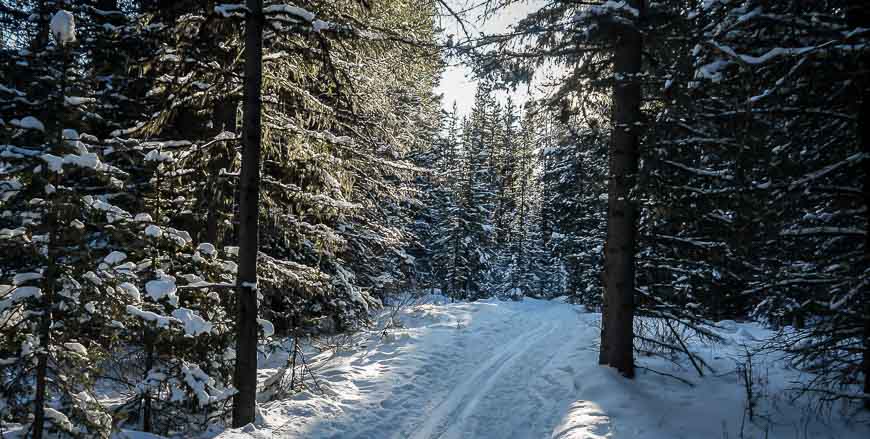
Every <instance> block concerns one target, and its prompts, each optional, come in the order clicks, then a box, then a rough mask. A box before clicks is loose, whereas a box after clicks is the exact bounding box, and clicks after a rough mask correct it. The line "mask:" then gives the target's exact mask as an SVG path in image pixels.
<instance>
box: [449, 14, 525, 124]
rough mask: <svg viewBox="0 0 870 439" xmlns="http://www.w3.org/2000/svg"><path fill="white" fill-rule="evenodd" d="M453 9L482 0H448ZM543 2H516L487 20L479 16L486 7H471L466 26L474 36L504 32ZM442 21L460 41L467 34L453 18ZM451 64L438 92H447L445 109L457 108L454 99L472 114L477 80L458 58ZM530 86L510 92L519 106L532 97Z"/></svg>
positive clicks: (461, 107) (460, 111)
mask: <svg viewBox="0 0 870 439" xmlns="http://www.w3.org/2000/svg"><path fill="white" fill-rule="evenodd" d="M448 3H449V4H450V6H451V8H452V9H453V10H454V11H457V12H458V11H461V10H465V9H468V8H470V7H471V6H470V5H475V4H480V3H481V0H448ZM539 3H541V1H540V0H532V1H529V2H522V3H516V4H513V5H511V6H509V7H507V8H505V9H504V10H502V11H501V12H499V13H498V14H497V15H496V16H494V17H491V18H490V19H488V20H486V21H483V20H481V19H480V18H479V15H480V14H481V13H482V12H483V10H482V8H477V9H476V10H471V11H469V12H468V13H467V14H465V18H466V29H468V33H469V34H471V35H476V34H478V33H480V32H483V33H501V32H505V31H507V30H508V27H509V26H510V25H511V24H513V23H516V22H517V21H519V19H521V18H522V17H524V16H526V14H527V13H528V12H529V11H531V10H533V8H535V7H536V6H535V5H536V4H539ZM443 20H444V22H443V23H442V24H441V25H442V26H443V27H444V29H445V33H446V34H448V35H449V34H454V35H456V40H459V39H460V38H461V37H462V36H464V35H463V33H462V30H461V28H460V27H459V25H458V24H457V23H456V20H454V19H452V18H449V17H447V18H444V19H443ZM448 62H449V66H448V67H447V69H446V70H445V71H444V74H443V75H442V76H441V84H440V85H439V87H438V90H437V91H438V93H442V94H443V95H444V99H443V100H442V104H443V105H444V108H445V109H447V110H450V109H451V108H452V107H453V102H456V106H457V108H458V110H459V113H460V114H468V113H469V112H470V110H471V107H472V106H473V105H474V92H475V90H476V88H477V81H476V80H475V79H474V78H473V77H472V75H471V70H470V69H469V68H468V67H466V66H464V65H463V64H461V63H460V62H459V61H457V60H448ZM526 90H527V88H526V87H521V88H520V89H519V90H517V91H515V92H512V93H510V95H511V97H512V98H513V100H514V103H516V104H517V105H522V104H523V103H524V102H525V101H526V100H528V98H529V93H528V92H527V91H526ZM507 94H508V93H501V95H502V96H501V97H502V98H503V97H504V96H507Z"/></svg>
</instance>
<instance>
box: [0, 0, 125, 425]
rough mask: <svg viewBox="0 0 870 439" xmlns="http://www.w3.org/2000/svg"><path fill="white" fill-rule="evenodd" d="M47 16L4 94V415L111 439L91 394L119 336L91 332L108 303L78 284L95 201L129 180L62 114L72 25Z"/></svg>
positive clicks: (100, 214) (92, 242) (97, 220)
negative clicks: (98, 306)
mask: <svg viewBox="0 0 870 439" xmlns="http://www.w3.org/2000/svg"><path fill="white" fill-rule="evenodd" d="M52 12H54V13H53V14H49V10H48V9H47V8H44V9H40V11H39V13H37V14H35V18H36V19H37V21H36V25H37V26H38V27H39V30H38V31H37V32H36V36H35V37H34V39H33V40H32V41H31V44H30V47H29V49H26V50H25V49H21V50H19V51H18V52H17V53H15V52H10V55H11V56H13V57H14V59H15V60H16V63H15V66H14V67H12V69H14V72H9V73H11V74H12V75H11V76H10V77H15V78H19V79H18V81H17V82H16V83H15V84H11V85H12V86H11V87H7V86H4V87H3V88H2V89H0V91H2V95H0V99H2V102H3V105H2V110H0V111H2V112H3V114H2V116H0V119H2V120H3V122H2V136H3V142H2V143H3V146H2V157H3V158H2V162H0V163H2V165H0V171H2V180H0V181H2V183H0V194H2V195H0V201H2V205H0V206H2V215H0V217H2V219H0V222H2V225H0V230H2V232H0V246H2V250H3V252H4V254H5V255H6V256H7V257H4V258H3V265H2V268H0V284H2V285H3V286H2V287H0V289H2V293H0V297H2V298H0V331H2V345H0V357H2V360H0V361H2V363H3V372H2V374H0V388H2V392H0V395H2V399H0V406H2V411H0V412H2V417H3V420H2V421H3V422H12V423H16V424H18V425H19V426H20V427H21V428H22V429H23V430H24V431H27V432H28V434H30V435H31V437H34V438H41V437H43V435H44V434H45V433H46V432H52V433H56V434H58V435H60V436H62V437H63V436H94V437H105V436H107V434H108V433H107V432H108V430H109V428H110V422H111V416H110V415H109V414H108V413H107V412H106V410H105V409H104V408H103V407H102V406H101V405H99V404H98V403H97V402H96V400H95V398H94V394H93V392H92V386H93V381H94V379H95V378H96V374H97V373H98V367H99V364H100V360H101V358H104V357H105V355H106V350H105V349H104V345H102V344H101V343H100V342H101V341H102V340H105V339H107V338H111V337H112V333H111V331H108V332H101V331H100V329H98V328H95V327H94V326H92V325H91V320H92V314H93V313H94V309H93V308H92V307H91V306H89V305H88V304H89V303H91V302H92V301H94V300H96V299H97V298H99V297H101V296H102V292H101V291H99V290H98V289H96V288H93V286H92V285H90V284H88V283H87V282H83V279H84V275H85V272H86V270H87V267H88V266H90V265H92V264H93V263H94V262H95V260H98V259H99V258H100V256H99V255H100V254H101V253H102V251H101V249H100V245H99V241H100V239H101V238H100V237H101V236H102V235H103V234H104V233H105V229H104V228H103V227H104V225H105V219H106V218H105V215H104V214H105V210H106V206H107V205H106V204H104V203H102V202H101V201H100V199H99V198H100V194H101V193H102V192H103V191H105V190H106V188H110V187H112V186H113V185H115V184H116V181H117V178H119V177H123V172H122V171H120V170H118V169H117V168H113V167H111V166H109V165H106V164H105V163H104V162H103V161H102V160H101V154H99V153H98V152H95V150H96V151H99V150H98V149H97V148H96V145H93V144H91V143H90V141H92V140H94V139H92V137H89V136H84V135H83V136H79V134H78V133H77V131H76V128H78V126H77V123H79V121H80V120H81V119H82V114H83V113H84V112H83V108H82V106H81V105H78V104H79V102H75V103H74V104H75V105H66V104H67V102H68V101H69V99H70V96H79V95H81V94H84V93H83V92H84V91H85V90H84V88H83V87H82V83H83V80H82V78H81V77H80V76H79V74H80V72H81V71H80V70H79V69H76V68H73V66H74V65H75V61H76V60H77V59H78V58H77V57H78V56H79V52H78V48H79V46H78V45H77V43H76V33H75V19H74V16H73V14H72V13H70V12H68V11H65V10H58V11H56V12H55V11H52ZM46 35H51V36H52V41H53V43H52V42H49V40H47V39H46V38H45V36H46ZM110 213H111V212H110ZM109 221H111V215H110V218H109Z"/></svg>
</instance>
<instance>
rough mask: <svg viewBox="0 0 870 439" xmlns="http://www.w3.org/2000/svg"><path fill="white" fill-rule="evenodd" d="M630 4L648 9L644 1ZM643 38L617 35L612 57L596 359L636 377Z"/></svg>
mask: <svg viewBox="0 0 870 439" xmlns="http://www.w3.org/2000/svg"><path fill="white" fill-rule="evenodd" d="M628 3H629V5H630V6H631V7H633V8H635V9H637V10H638V11H639V12H640V17H643V13H644V1H643V0H631V1H629V2H628ZM642 45H643V41H642V38H641V35H640V32H638V31H637V30H636V29H634V28H628V27H626V28H625V29H624V30H622V31H621V32H620V34H619V35H618V41H617V44H616V49H615V53H614V59H613V67H614V74H615V77H616V78H617V79H616V83H615V85H614V87H613V123H614V128H613V134H612V137H611V140H610V151H609V152H610V172H609V182H608V200H607V204H608V207H607V244H606V245H605V261H604V275H603V281H604V309H603V313H602V317H601V350H600V353H599V359H598V362H599V363H600V364H602V365H607V366H611V367H614V368H616V369H617V370H618V371H619V372H620V373H621V374H623V375H624V376H626V377H629V378H631V377H633V376H634V358H633V349H634V346H633V344H634V332H633V323H634V250H635V227H636V226H635V222H636V219H637V208H636V206H635V205H634V203H633V202H632V200H631V199H630V197H631V195H632V194H631V192H632V189H633V188H634V184H635V179H636V174H637V170H638V127H637V126H636V125H635V124H636V123H637V122H640V98H641V90H640V84H639V82H638V78H637V77H635V75H637V74H638V73H639V72H640V70H641V49H642Z"/></svg>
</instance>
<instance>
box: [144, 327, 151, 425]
mask: <svg viewBox="0 0 870 439" xmlns="http://www.w3.org/2000/svg"><path fill="white" fill-rule="evenodd" d="M142 338H143V340H144V342H145V377H146V378H147V377H148V375H149V374H150V372H151V368H152V367H154V331H152V330H151V328H145V333H144V335H143V336H142ZM151 405H152V403H151V391H150V390H146V391H145V394H144V395H142V431H144V432H145V433H151V432H152V429H153V428H154V427H153V426H152V424H153V422H152V418H153V415H152V411H153V410H152V407H151Z"/></svg>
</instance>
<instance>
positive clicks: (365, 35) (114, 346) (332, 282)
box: [0, 0, 870, 439]
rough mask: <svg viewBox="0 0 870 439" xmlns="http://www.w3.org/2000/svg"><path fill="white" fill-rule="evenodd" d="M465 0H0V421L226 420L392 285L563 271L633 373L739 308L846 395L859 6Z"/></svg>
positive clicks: (119, 424)
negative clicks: (456, 72) (454, 95)
mask: <svg viewBox="0 0 870 439" xmlns="http://www.w3.org/2000/svg"><path fill="white" fill-rule="evenodd" d="M469 4H470V3H469ZM469 4H463V2H456V1H436V0H300V1H295V2H292V3H291V2H283V1H271V0H267V1H263V0H248V1H247V3H245V4H230V3H220V2H215V1H210V0H141V1H140V0H67V1H64V0H11V1H10V0H0V40H2V45H0V60H2V63H0V436H2V437H4V438H5V437H7V436H5V435H6V433H7V432H10V433H9V434H10V436H9V437H32V438H36V439H41V438H43V437H55V435H57V437H108V436H109V435H110V434H112V433H114V432H117V431H119V430H120V429H127V428H130V429H134V430H137V431H144V432H154V433H157V434H162V435H166V436H172V435H175V436H179V437H198V436H197V435H199V434H202V433H203V432H206V431H209V429H214V426H216V425H218V426H223V427H229V426H233V427H242V426H244V425H246V424H248V423H251V422H255V421H256V418H257V416H258V415H257V410H256V404H257V401H260V402H264V401H267V400H269V398H278V397H286V396H287V395H291V394H293V392H295V391H296V387H297V386H298V385H299V382H300V379H298V378H296V377H295V375H294V374H297V373H298V374H303V377H304V374H306V373H312V372H311V371H309V370H307V369H306V368H305V365H304V364H302V363H303V362H304V360H297V356H296V355H295V354H294V355H293V356H292V357H291V358H292V363H288V365H287V366H286V368H285V372H286V373H282V374H280V376H272V377H270V378H269V379H268V380H265V382H264V381H263V379H262V377H261V378H260V379H259V380H258V375H257V367H258V366H257V364H258V357H257V356H258V352H260V353H262V352H263V351H264V350H267V349H269V348H268V347H269V346H272V345H275V344H280V342H281V341H282V340H291V339H292V340H301V339H303V338H306V339H308V340H311V339H316V338H319V337H328V336H334V335H336V334H351V333H354V332H356V331H360V330H363V329H365V328H368V327H371V325H372V322H373V320H374V319H375V316H376V315H377V314H378V313H379V312H380V311H381V310H382V309H383V307H384V306H385V305H388V304H391V303H395V302H397V301H400V300H403V298H404V297H406V296H407V295H412V296H413V295H417V296H420V295H433V296H443V297H446V298H448V299H450V300H452V301H477V300H483V299H489V298H498V299H501V300H517V301H519V300H523V299H524V298H532V299H553V298H556V297H565V298H567V299H566V300H567V301H569V302H571V303H573V304H579V305H583V306H584V307H585V309H587V310H588V311H590V312H600V313H601V322H602V323H601V338H600V342H599V343H598V347H599V354H598V355H599V356H598V362H599V363H600V364H602V365H605V366H612V367H614V368H615V369H616V370H618V371H619V372H620V373H621V374H622V375H623V376H625V377H628V378H631V377H634V376H635V364H636V362H635V359H636V357H637V356H639V355H658V356H665V357H667V358H671V359H673V361H675V362H678V363H681V364H684V365H688V367H691V368H692V370H693V371H695V372H696V373H697V374H700V375H701V376H703V375H704V374H705V373H711V372H713V370H712V368H709V366H708V365H707V364H706V363H705V360H704V359H703V358H702V357H701V356H700V355H697V354H696V353H695V352H694V351H693V350H692V349H690V348H689V347H688V346H687V342H686V341H687V339H690V338H700V339H710V340H711V342H712V341H714V340H715V339H716V338H717V335H716V333H714V332H712V331H711V330H710V329H709V328H710V325H715V323H716V322H719V321H723V320H729V321H730V320H736V321H754V322H760V323H761V324H763V325H765V326H767V327H768V328H771V329H772V330H775V331H780V332H779V334H780V335H779V336H778V337H776V338H773V339H771V340H770V341H769V345H768V348H769V349H776V350H778V351H781V352H782V354H783V355H784V356H785V357H786V358H787V359H788V361H789V362H790V364H791V365H792V366H793V367H794V368H797V369H799V370H801V371H805V372H807V373H809V374H811V375H810V376H811V377H812V378H811V379H808V380H806V381H804V382H802V383H801V385H800V389H799V392H798V393H799V394H800V395H801V397H805V398H809V399H810V400H812V401H815V402H817V403H820V404H819V405H821V406H824V405H825V404H847V405H849V406H851V407H854V408H858V410H859V411H860V407H862V406H863V407H864V408H865V409H867V408H870V379H868V376H870V237H868V232H867V229H868V220H870V208H868V206H870V46H868V44H870V7H868V5H866V4H865V2H864V1H862V0H815V1H803V0H661V1H656V2H651V1H646V0H625V1H614V0H608V1H574V0H565V1H563V0H553V1H549V2H526V1H513V0H503V1H489V0H484V1H482V2H480V4H474V5H473V6H469ZM514 4H521V5H523V7H524V8H525V10H526V11H527V13H526V14H524V16H523V17H522V18H521V19H520V20H519V21H517V22H516V23H514V24H513V25H512V26H511V27H510V28H509V29H508V30H506V31H505V32H500V33H496V34H476V33H474V32H472V31H471V30H468V29H466V25H468V26H469V27H470V23H467V21H468V20H472V18H469V17H470V16H471V15H475V17H478V18H480V19H483V18H486V17H491V16H494V15H496V14H498V13H499V11H500V10H502V9H504V8H509V7H512V6H513V5H514ZM481 17H482V18H481ZM478 18H475V19H478ZM448 23H449V24H448ZM446 27H450V28H451V29H453V30H451V31H450V32H454V33H452V34H450V35H446V34H447V32H446V31H445V30H444V28H446ZM450 63H465V64H466V65H467V66H469V68H470V69H471V70H473V73H474V74H475V77H476V78H477V81H478V82H477V84H478V85H477V91H476V95H475V97H474V104H473V107H472V108H471V109H470V110H468V111H461V110H459V109H458V108H457V106H456V105H455V104H453V103H452V102H449V101H447V99H446V98H445V97H444V96H441V95H440V94H439V93H438V91H437V90H438V87H439V85H440V86H444V85H445V84H440V82H441V75H442V72H443V70H444V69H445V66H446V65H447V64H450ZM532 85H533V86H534V88H535V89H536V92H535V93H533V94H532V95H531V97H529V98H528V99H523V100H522V104H521V105H520V104H516V103H515V102H516V101H515V100H514V99H513V97H512V96H514V95H513V94H512V91H515V90H517V89H525V88H529V87H532ZM650 322H655V323H654V324H653V323H650ZM784 328H787V330H784ZM596 341H597V340H596ZM294 343H295V342H294ZM293 349H294V352H295V349H296V347H295V344H294V348H293ZM300 352H301V351H300ZM297 361H299V363H297ZM300 364H301V366H300ZM708 368H709V369H708ZM291 376H292V378H291ZM13 434H15V435H19V436H13ZM385 437H387V436H385Z"/></svg>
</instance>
